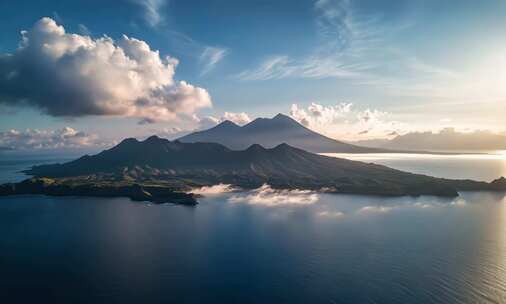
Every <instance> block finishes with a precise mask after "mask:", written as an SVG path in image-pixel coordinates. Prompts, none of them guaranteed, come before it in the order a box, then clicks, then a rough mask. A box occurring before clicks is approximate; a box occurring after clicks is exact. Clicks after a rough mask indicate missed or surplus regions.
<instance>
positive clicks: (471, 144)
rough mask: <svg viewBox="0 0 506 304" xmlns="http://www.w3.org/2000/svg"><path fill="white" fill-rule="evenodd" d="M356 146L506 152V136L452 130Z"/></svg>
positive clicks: (370, 141)
mask: <svg viewBox="0 0 506 304" xmlns="http://www.w3.org/2000/svg"><path fill="white" fill-rule="evenodd" d="M354 144H358V145H365V146H368V147H376V148H382V149H404V150H431V151H486V150H506V136H505V135H499V134H494V133H491V132H487V131H475V132H470V133H464V132H458V131H455V130H454V129H452V128H448V129H444V130H442V131H440V132H437V133H433V132H412V133H407V134H404V135H399V136H396V137H395V138H393V139H391V140H388V139H379V140H365V141H357V142H354Z"/></svg>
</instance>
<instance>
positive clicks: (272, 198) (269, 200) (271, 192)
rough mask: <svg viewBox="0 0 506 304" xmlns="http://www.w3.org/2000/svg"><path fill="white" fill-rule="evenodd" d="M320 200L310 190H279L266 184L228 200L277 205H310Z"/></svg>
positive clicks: (269, 205)
mask: <svg viewBox="0 0 506 304" xmlns="http://www.w3.org/2000/svg"><path fill="white" fill-rule="evenodd" d="M318 200H319V196H318V194H317V193H316V192H313V191H308V190H279V189H273V188H271V187H270V186H269V185H267V184H264V185H263V186H261V187H260V188H258V189H255V190H251V191H249V192H247V193H245V194H238V195H233V196H231V197H230V198H229V199H228V201H229V202H232V203H247V204H251V205H262V206H268V207H276V206H283V205H310V204H314V203H316V202H317V201H318Z"/></svg>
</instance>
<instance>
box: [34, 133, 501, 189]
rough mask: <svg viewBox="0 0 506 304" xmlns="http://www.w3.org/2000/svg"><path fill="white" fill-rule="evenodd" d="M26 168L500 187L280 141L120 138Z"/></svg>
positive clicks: (106, 175) (317, 183) (126, 175)
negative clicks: (236, 145) (234, 145)
mask: <svg viewBox="0 0 506 304" xmlns="http://www.w3.org/2000/svg"><path fill="white" fill-rule="evenodd" d="M27 173H28V174H30V175H34V176H36V177H49V178H69V177H71V178H76V177H80V178H84V179H96V180H102V179H108V180H109V179H113V180H134V181H136V182H152V181H165V182H167V181H170V182H171V183H172V184H174V185H178V187H180V188H184V187H195V186H206V185H214V184H219V183H225V184H232V185H235V186H239V187H242V188H246V189H252V188H257V187H259V186H261V185H263V184H269V185H271V186H273V187H274V188H283V189H308V190H321V189H327V190H329V189H330V191H331V192H337V193H356V194H374V195H441V196H456V195H458V193H457V190H496V189H497V188H500V190H501V189H503V190H506V183H503V182H501V181H498V182H497V181H496V182H495V184H493V185H494V186H492V184H489V183H486V182H477V181H470V180H465V181H462V180H447V179H441V178H434V177H430V176H426V175H420V174H412V173H408V172H403V171H400V170H395V169H391V168H388V167H386V166H382V165H377V164H368V163H363V162H358V161H352V160H347V159H340V158H333V157H327V156H322V155H318V154H314V153H310V152H307V151H304V150H302V149H298V148H294V147H291V146H290V145H288V144H286V143H282V144H279V145H277V146H276V147H274V148H265V147H263V146H261V145H259V144H253V145H251V146H250V147H248V148H247V149H245V150H242V151H235V150H231V149H229V148H227V147H225V146H223V145H221V144H217V143H184V142H180V141H169V140H167V139H162V138H159V137H156V136H152V137H149V138H148V139H146V140H144V141H138V140H136V139H125V140H123V141H122V142H121V143H119V144H118V145H117V146H115V147H113V148H111V149H108V150H104V151H102V152H101V153H98V154H96V155H93V156H89V155H85V156H83V157H81V158H79V159H76V160H74V161H71V162H67V163H64V164H54V165H42V166H34V167H32V168H31V169H30V170H28V171H27ZM503 184H505V185H503ZM502 187H503V188H502Z"/></svg>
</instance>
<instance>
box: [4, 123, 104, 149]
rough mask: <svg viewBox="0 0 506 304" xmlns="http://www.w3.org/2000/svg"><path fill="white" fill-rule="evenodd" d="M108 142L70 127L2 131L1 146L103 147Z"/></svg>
mask: <svg viewBox="0 0 506 304" xmlns="http://www.w3.org/2000/svg"><path fill="white" fill-rule="evenodd" d="M108 144H109V143H107V142H104V141H101V140H100V139H99V137H98V136H97V135H95V134H87V133H85V132H82V131H77V130H75V129H73V128H70V127H64V128H61V129H57V130H37V129H26V130H24V131H18V130H9V131H5V132H0V146H1V147H8V148H11V149H14V150H33V149H66V148H83V147H102V146H107V145H108Z"/></svg>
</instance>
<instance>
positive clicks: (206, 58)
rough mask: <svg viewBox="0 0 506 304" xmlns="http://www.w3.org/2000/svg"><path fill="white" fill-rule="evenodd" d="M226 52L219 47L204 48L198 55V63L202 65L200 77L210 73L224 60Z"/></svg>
mask: <svg viewBox="0 0 506 304" xmlns="http://www.w3.org/2000/svg"><path fill="white" fill-rule="evenodd" d="M227 54H228V50H227V49H225V48H220V47H213V46H206V47H204V50H203V51H202V54H200V58H199V62H200V64H201V65H202V70H201V71H200V76H204V75H205V74H207V73H209V72H211V71H212V70H213V69H214V68H215V67H216V65H217V64H218V63H219V62H220V61H221V60H223V58H225V56H226V55H227Z"/></svg>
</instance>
